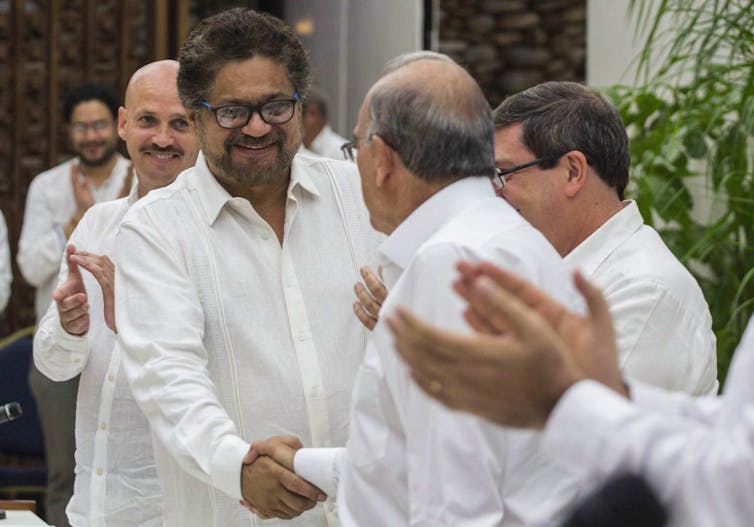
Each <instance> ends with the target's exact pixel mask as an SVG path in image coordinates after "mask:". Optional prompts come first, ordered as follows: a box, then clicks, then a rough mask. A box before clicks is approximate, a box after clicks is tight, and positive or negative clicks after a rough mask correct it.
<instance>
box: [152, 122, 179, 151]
mask: <svg viewBox="0 0 754 527" xmlns="http://www.w3.org/2000/svg"><path fill="white" fill-rule="evenodd" d="M152 142H153V143H154V144H155V145H157V146H158V147H159V148H166V147H168V146H170V145H172V144H173V142H174V140H173V135H172V134H171V133H170V127H169V125H168V124H164V125H162V126H160V129H159V130H158V131H157V133H156V134H154V136H153V137H152Z"/></svg>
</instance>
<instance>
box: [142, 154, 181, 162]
mask: <svg viewBox="0 0 754 527" xmlns="http://www.w3.org/2000/svg"><path fill="white" fill-rule="evenodd" d="M144 153H145V154H146V155H148V156H150V157H153V158H155V159H157V160H159V161H166V160H168V159H178V158H179V157H180V156H179V155H178V154H177V153H175V152H144Z"/></svg>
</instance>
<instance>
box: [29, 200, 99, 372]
mask: <svg viewBox="0 0 754 527" xmlns="http://www.w3.org/2000/svg"><path fill="white" fill-rule="evenodd" d="M88 218H89V215H88V214H85V215H84V217H83V218H82V220H81V222H80V223H79V224H78V226H77V227H76V229H75V230H74V231H73V233H72V234H71V239H70V243H72V244H74V245H75V246H76V247H80V248H86V247H87V246H88V245H89V244H88V240H89V238H90V229H89V222H88ZM82 272H85V271H83V270H82ZM67 279H68V262H67V260H66V257H65V251H63V256H62V257H61V261H60V272H59V273H58V282H57V287H60V285H62V284H63V283H65V281H66V280H67ZM33 349H34V353H33V356H34V365H35V366H36V367H37V369H38V370H39V371H41V372H42V373H43V374H44V375H45V376H47V377H48V378H50V379H52V380H53V381H66V380H68V379H72V378H73V377H75V376H76V375H78V374H80V373H81V372H82V371H83V369H84V367H85V366H86V362H87V360H88V359H89V337H88V334H87V333H85V334H84V335H71V334H70V333H68V332H67V331H66V330H65V329H64V328H63V326H62V325H61V323H60V314H59V313H58V306H57V303H56V302H55V301H54V300H53V301H52V302H51V303H50V305H49V307H48V308H47V311H46V312H45V315H44V316H43V317H42V319H41V320H40V321H39V324H37V331H36V333H35V334H34V346H33Z"/></svg>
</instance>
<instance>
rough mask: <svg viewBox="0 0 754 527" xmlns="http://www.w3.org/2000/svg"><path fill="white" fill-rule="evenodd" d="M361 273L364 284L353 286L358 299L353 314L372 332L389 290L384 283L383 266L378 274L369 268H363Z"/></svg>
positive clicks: (358, 283) (378, 270)
mask: <svg viewBox="0 0 754 527" xmlns="http://www.w3.org/2000/svg"><path fill="white" fill-rule="evenodd" d="M359 272H360V273H361V278H362V279H363V281H364V283H361V282H356V284H355V285H354V286H353V290H354V292H355V293H356V299H357V300H356V302H354V303H353V312H354V314H355V315H356V317H357V318H358V319H359V320H360V321H361V323H362V324H364V326H365V327H366V328H367V329H368V330H369V331H372V330H373V329H374V326H376V325H377V320H378V319H379V314H380V308H381V307H382V303H383V302H384V301H385V298H386V297H387V288H385V284H384V283H383V282H382V266H380V267H379V268H378V269H377V274H375V273H374V271H372V270H371V269H370V268H369V267H368V266H364V267H362V268H361V269H360V270H359Z"/></svg>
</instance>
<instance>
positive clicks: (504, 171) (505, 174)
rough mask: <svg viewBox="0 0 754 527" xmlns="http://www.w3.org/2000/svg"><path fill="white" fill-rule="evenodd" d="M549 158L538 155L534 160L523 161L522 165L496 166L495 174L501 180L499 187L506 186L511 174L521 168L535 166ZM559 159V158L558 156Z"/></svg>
mask: <svg viewBox="0 0 754 527" xmlns="http://www.w3.org/2000/svg"><path fill="white" fill-rule="evenodd" d="M548 159H549V158H547V157H538V158H537V159H535V160H534V161H529V162H528V163H522V164H520V165H516V166H514V167H512V168H496V169H495V175H496V176H497V179H498V182H499V188H501V189H502V188H503V187H505V183H506V182H507V181H509V180H510V178H511V176H512V175H513V174H514V173H516V172H518V171H519V170H523V169H525V168H529V167H533V166H534V165H538V164H540V163H544V162H545V161H547V160H548ZM556 159H557V158H556Z"/></svg>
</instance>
